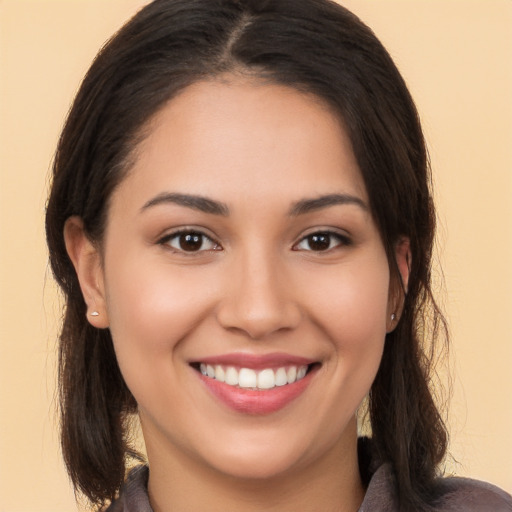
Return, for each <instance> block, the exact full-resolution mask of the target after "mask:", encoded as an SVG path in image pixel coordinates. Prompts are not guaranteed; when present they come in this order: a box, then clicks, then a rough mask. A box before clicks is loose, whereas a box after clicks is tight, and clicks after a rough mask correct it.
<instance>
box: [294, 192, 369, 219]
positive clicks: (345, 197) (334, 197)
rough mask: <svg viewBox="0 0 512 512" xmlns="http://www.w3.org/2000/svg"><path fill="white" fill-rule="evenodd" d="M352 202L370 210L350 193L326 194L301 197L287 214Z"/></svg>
mask: <svg viewBox="0 0 512 512" xmlns="http://www.w3.org/2000/svg"><path fill="white" fill-rule="evenodd" d="M345 204H353V205H356V206H359V207H360V208H361V209H362V210H364V211H365V212H368V211H370V208H369V207H368V205H367V204H366V203H365V202H364V201H363V200H362V199H361V198H359V197H357V196H352V195H350V194H328V195H325V196H320V197H315V198H312V199H302V200H300V201H297V202H296V203H295V204H294V205H293V206H292V207H291V208H290V211H289V212H288V214H289V215H290V216H292V217H293V216H297V215H304V214H306V213H310V212H314V211H316V210H321V209H323V208H328V207H329V206H336V205H345Z"/></svg>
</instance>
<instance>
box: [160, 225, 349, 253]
mask: <svg viewBox="0 0 512 512" xmlns="http://www.w3.org/2000/svg"><path fill="white" fill-rule="evenodd" d="M181 237H189V241H190V242H191V243H193V244H194V243H195V244H196V245H197V244H199V245H198V246H197V247H196V248H193V249H192V250H187V249H184V248H183V247H182V246H181V244H182V243H183V242H186V241H187V240H186V238H185V239H182V238H181ZM315 238H316V240H315ZM173 240H176V241H177V245H178V246H173V245H172V244H171V241H173ZM325 242H327V243H328V245H327V246H326V247H325ZM158 243H159V244H160V245H165V246H167V247H169V248H170V249H171V250H173V251H175V252H179V253H182V254H186V255H189V256H192V255H195V254H198V253H201V252H210V251H221V250H222V247H221V245H220V244H219V243H218V242H216V241H215V240H214V239H212V238H211V237H210V236H208V235H206V234H205V233H203V232H201V231H200V230H196V229H191V228H183V229H180V230H178V231H174V232H172V233H169V234H168V235H165V236H164V237H162V238H161V239H160V240H159V241H158ZM205 243H209V244H211V247H209V248H206V249H204V248H202V247H203V245H204V244H205ZM312 243H313V244H314V243H319V244H321V245H322V244H323V246H324V247H323V248H318V247H317V249H316V250H315V249H313V248H312V247H311V244H312ZM302 244H308V246H309V249H306V248H304V247H302V248H301V247H300V246H301V245H302ZM351 244H352V241H351V239H350V238H349V237H348V236H346V235H342V234H341V233H338V232H336V231H329V230H319V231H314V232H312V233H309V234H308V235H306V236H304V237H302V238H301V239H300V240H299V241H298V242H297V243H296V244H294V245H293V247H292V250H294V251H301V250H302V251H306V252H314V253H327V252H330V251H332V250H334V249H336V248H337V247H340V246H345V247H347V246H350V245H351Z"/></svg>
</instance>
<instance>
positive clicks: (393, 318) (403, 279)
mask: <svg viewBox="0 0 512 512" xmlns="http://www.w3.org/2000/svg"><path fill="white" fill-rule="evenodd" d="M395 263H396V269H397V270H398V275H397V276H396V277H395V279H394V280H393V281H394V282H392V283H391V286H390V293H389V301H388V319H387V329H386V330H387V332H388V333H389V332H391V331H393V330H394V329H395V327H396V325H397V324H398V321H399V320H400V317H401V315H402V311H403V306H404V301H405V296H406V295H407V290H408V287H409V274H410V270H411V244H410V241H409V238H407V237H402V238H400V239H399V240H398V242H397V243H396V244H395Z"/></svg>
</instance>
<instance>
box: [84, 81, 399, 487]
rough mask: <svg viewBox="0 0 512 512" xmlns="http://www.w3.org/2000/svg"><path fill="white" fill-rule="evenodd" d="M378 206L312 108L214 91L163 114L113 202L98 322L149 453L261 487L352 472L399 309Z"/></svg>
mask: <svg viewBox="0 0 512 512" xmlns="http://www.w3.org/2000/svg"><path fill="white" fill-rule="evenodd" d="M368 205H369V202H368V197H367V193H366V190H365V186H364V183H363V180H362V177H361V174H360V171H359V169H358V166H357V163H356V161H355V157H354V154H353V152H352V149H351V144H350V142H349V139H348V137H347V134H346V132H345V130H344V128H343V126H342V124H341V123H340V122H339V120H338V119H337V118H336V117H335V116H334V115H333V114H332V113H331V112H330V111H329V109H328V108H327V107H326V106H325V105H323V104H322V103H321V102H320V100H317V99H316V98H314V97H312V96H307V95H304V94H301V93H299V92H297V91H295V90H293V89H290V88H286V87H283V86H277V85H269V84H263V83H255V82H248V81H241V80H236V79H233V80H231V81H220V80H219V81H210V82H200V83H197V84H195V85H193V86H190V87H189V88H188V89H186V90H185V91H184V92H182V93H181V94H180V95H179V96H178V97H176V98H175V99H173V100H172V101H170V102H169V103H168V104H167V105H166V106H165V107H164V108H163V109H162V110H161V111H160V112H159V113H158V115H157V116H156V117H155V118H154V119H153V120H152V123H151V125H150V127H149V131H148V136H147V137H146V139H145V140H144V141H143V142H141V143H140V145H139V147H138V148H137V151H136V161H135V164H134V165H133V167H132V168H131V169H130V171H129V173H128V175H127V177H126V178H125V179H124V180H123V181H122V183H121V184H120V185H119V186H118V188H117V189H116V191H115V192H114V194H113V196H112V198H111V204H110V209H109V214H108V222H107V228H106V233H105V238H104V243H103V247H102V265H101V268H100V269H99V270H98V271H97V276H96V282H97V290H98V291H97V293H96V292H95V293H96V295H95V296H94V297H93V300H94V302H95V308H96V309H99V311H100V316H99V317H96V318H93V319H91V321H92V322H96V325H98V326H100V327H106V326H108V327H109V328H110V330H111V333H112V337H113V341H114V346H115V351H116V354H117V357H118V361H119V365H120V368H121V371H122V374H123V376H124V378H125V380H126V383H127V385H128V387H129V388H130V390H131V392H132V393H133V395H134V397H135V399H136V400H137V402H138V405H139V412H140V417H141V421H142V426H143V431H144V435H145V439H146V443H147V445H148V453H151V451H153V452H155V453H156V452H157V451H158V452H159V453H166V454H169V456H171V455H172V456H173V457H178V458H180V457H181V458H182V459H184V460H191V461H192V460H193V461H195V462H198V463H200V464H202V465H203V466H207V467H209V468H212V469H213V470H216V471H220V472H222V473H225V474H230V475H235V476H243V477H256V478H262V477H270V476H272V475H278V474H284V473H286V472H287V471H292V470H296V469H300V468H301V467H306V466H307V465H311V464H314V463H316V462H319V461H321V460H322V459H323V458H325V457H327V455H328V454H333V453H335V454H336V455H337V457H338V458H339V459H343V451H344V450H346V448H347V446H352V445H353V444H355V442H356V440H355V430H354V428H353V426H354V414H355V411H356V409H357V407H358V406H359V404H360V402H361V401H362V399H363V398H364V396H365V395H366V393H367V392H368V390H369V388H370V386H371V383H372V381H373V379H374V377H375V374H376V372H377V369H378V366H379V362H380V359H381V355H382V350H383V345H384V338H385V334H386V330H387V329H389V317H390V315H391V313H392V312H393V308H392V306H391V304H390V300H389V289H390V278H389V265H388V260H387V257H386V253H385V250H384V248H383V244H382V241H381V239H380V236H379V233H378V230H377V228H376V225H375V223H374V221H373V219H372V215H371V213H370V211H369V206H368ZM86 300H87V297H86ZM150 457H151V455H150ZM150 461H151V458H150Z"/></svg>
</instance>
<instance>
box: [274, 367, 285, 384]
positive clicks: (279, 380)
mask: <svg viewBox="0 0 512 512" xmlns="http://www.w3.org/2000/svg"><path fill="white" fill-rule="evenodd" d="M285 384H288V378H287V377H286V370H285V369H284V368H279V370H277V372H276V386H284V385H285Z"/></svg>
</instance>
